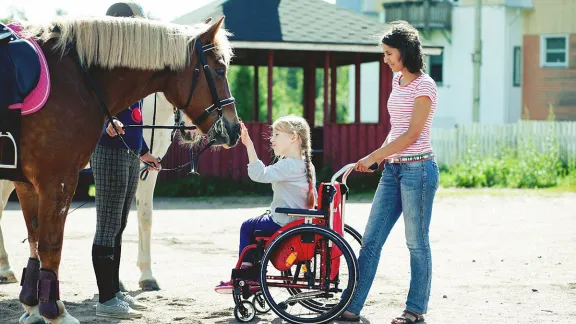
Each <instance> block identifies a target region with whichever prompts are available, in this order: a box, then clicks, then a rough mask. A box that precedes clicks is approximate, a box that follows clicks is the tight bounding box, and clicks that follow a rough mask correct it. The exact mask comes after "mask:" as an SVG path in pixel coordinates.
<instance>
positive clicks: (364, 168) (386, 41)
mask: <svg viewBox="0 0 576 324" xmlns="http://www.w3.org/2000/svg"><path fill="white" fill-rule="evenodd" d="M390 25H391V28H390V30H389V31H388V32H387V33H386V34H384V36H383V37H382V44H383V47H384V62H385V63H386V64H388V65H389V66H390V68H391V69H392V71H393V72H395V73H397V74H396V75H395V76H394V78H393V81H392V82H393V83H392V93H391V94H390V99H389V100H388V111H389V113H390V123H391V125H392V129H391V131H390V134H389V136H388V138H387V140H386V141H385V142H384V144H383V145H382V147H381V148H379V149H378V150H376V151H374V152H372V153H371V154H370V155H368V156H366V157H364V158H363V159H361V160H360V161H358V162H357V163H356V166H355V170H356V171H360V172H370V170H369V167H370V166H371V165H372V164H374V163H381V162H384V163H385V164H384V171H383V172H382V178H381V180H380V183H379V184H378V188H377V189H376V193H375V194H374V201H373V203H372V209H371V211H370V217H369V219H368V223H367V225H366V230H365V232H364V237H363V238H362V249H361V250H360V256H359V258H358V262H359V266H360V276H359V281H358V287H357V290H356V293H355V295H354V297H353V299H352V302H351V303H350V305H349V306H348V309H347V311H346V312H344V313H343V314H342V316H341V320H344V321H351V322H358V321H360V315H359V314H360V311H361V310H362V307H363V306H364V303H365V301H366V298H367V296H368V292H369V290H370V287H371V286H372V282H373V281H374V277H375V275H376V270H377V268H378V262H379V260H380V254H381V252H382V248H383V246H384V243H385V242H386V238H387V237H388V234H390V231H391V230H392V227H393V226H394V224H395V223H396V221H397V220H398V218H399V217H400V214H404V223H405V228H406V230H405V235H406V244H407V246H408V250H409V251H410V268H411V271H410V273H411V280H410V290H409V292H408V298H407V301H406V309H405V310H404V311H403V312H402V315H401V316H399V317H396V318H394V319H393V320H392V323H394V324H405V323H409V324H411V323H417V322H422V321H424V317H423V314H426V312H427V311H428V300H429V297H430V284H431V279H432V277H431V276H432V257H431V252H430V242H429V239H428V230H429V227H430V218H431V215H432V205H433V202H434V196H435V193H436V190H437V188H438V175H439V173H438V166H437V165H436V162H435V160H434V154H433V153H432V145H431V143H430V127H431V125H432V119H433V116H434V111H435V109H436V102H437V100H436V92H437V89H436V84H435V82H434V80H432V78H431V77H430V76H429V75H427V74H426V73H424V72H423V69H424V63H423V57H422V47H421V44H420V39H419V36H418V31H417V30H416V29H415V28H414V27H412V26H411V25H409V24H408V23H406V22H404V21H399V22H393V23H390Z"/></svg>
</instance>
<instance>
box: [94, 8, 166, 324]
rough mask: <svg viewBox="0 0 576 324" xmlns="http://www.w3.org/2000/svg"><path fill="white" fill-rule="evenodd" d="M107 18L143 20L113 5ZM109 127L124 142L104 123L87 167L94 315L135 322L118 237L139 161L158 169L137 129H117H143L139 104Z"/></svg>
mask: <svg viewBox="0 0 576 324" xmlns="http://www.w3.org/2000/svg"><path fill="white" fill-rule="evenodd" d="M106 15H108V16H117V17H145V15H144V13H143V12H142V9H141V8H140V7H138V6H137V5H136V4H134V3H132V2H127V3H116V4H114V5H112V6H111V7H110V8H109V9H108V11H107V12H106ZM113 123H114V125H115V126H116V129H117V130H118V131H119V133H120V134H121V135H122V138H123V140H121V139H120V138H118V136H117V133H116V130H115V129H114V127H113V125H112V124H111V123H109V122H107V123H106V125H105V127H104V129H103V131H102V138H101V139H100V142H99V143H98V145H97V146H96V150H95V151H94V153H93V155H92V159H91V161H90V165H91V167H92V170H93V172H94V184H95V187H96V214H97V221H96V234H95V235H94V242H93V244H92V264H93V266H94V273H95V275H96V283H97V284H98V294H99V296H98V299H99V300H98V304H96V315H97V316H103V317H113V318H137V317H141V316H142V314H141V313H140V312H138V310H144V309H146V308H147V307H146V305H144V304H142V303H140V302H139V301H137V300H136V299H135V298H134V297H132V296H130V295H128V294H125V293H123V292H121V291H120V278H119V269H120V256H121V251H122V233H123V232H124V228H125V227H126V223H127V221H128V213H129V212H130V206H131V205H132V200H133V199H134V196H135V194H136V188H137V186H138V173H139V168H140V159H142V160H143V161H146V162H149V163H151V164H153V165H154V169H155V170H159V169H160V164H159V162H158V161H157V158H156V157H155V156H153V155H151V154H150V152H149V150H148V146H147V145H146V142H144V139H143V138H142V128H130V129H127V130H126V131H124V130H123V129H122V126H124V125H142V100H140V101H138V102H136V103H134V104H132V105H131V106H130V107H129V108H127V109H126V110H123V111H122V112H120V113H119V114H118V115H117V116H116V117H115V118H114V121H113ZM125 143H126V144H125ZM126 145H127V146H128V148H129V150H128V149H127V148H126ZM138 157H140V159H139V158H138Z"/></svg>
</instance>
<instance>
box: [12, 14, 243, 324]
mask: <svg viewBox="0 0 576 324" xmlns="http://www.w3.org/2000/svg"><path fill="white" fill-rule="evenodd" d="M223 20H224V17H222V18H221V19H220V20H219V21H218V22H217V23H215V24H213V25H208V24H198V25H194V26H181V25H173V24H167V23H161V22H154V21H150V20H143V19H127V18H111V17H106V18H83V19H69V20H61V21H57V22H54V23H52V24H51V25H50V26H46V27H33V26H28V27H27V30H28V31H29V32H30V34H31V35H35V37H36V38H37V39H38V42H39V44H40V45H41V48H42V50H43V52H44V53H45V56H46V59H47V61H48V66H49V69H50V72H51V82H52V84H51V89H52V90H51V94H50V97H49V99H48V101H47V102H46V105H45V106H44V108H42V110H40V111H39V112H36V113H34V114H31V115H26V116H23V117H22V138H21V150H20V154H21V166H22V170H23V173H24V176H25V177H26V178H27V179H28V180H29V181H30V183H24V182H16V183H15V186H16V191H17V194H18V198H19V200H20V204H21V206H22V212H23V214H24V217H25V220H26V226H27V228H28V240H29V242H30V258H31V259H30V260H29V262H28V266H27V268H26V272H25V275H24V278H23V280H22V282H23V286H22V291H21V293H20V301H21V302H22V304H23V305H24V308H25V309H26V314H24V315H23V317H22V318H21V322H27V323H29V322H30V320H32V317H34V316H31V315H33V314H35V313H37V312H39V314H40V315H41V316H42V317H43V318H44V319H45V320H47V321H49V322H52V323H79V322H78V320H76V319H75V318H74V317H72V316H71V315H70V314H69V313H68V312H67V311H66V310H65V308H64V304H63V303H62V302H61V301H60V296H59V285H58V269H59V266H60V263H61V251H62V244H63V239H64V238H63V233H64V224H65V221H66V215H67V213H68V208H69V206H70V201H71V199H72V195H73V193H74V190H75V188H76V184H77V180H78V173H79V171H80V170H82V168H84V167H85V166H86V164H87V163H88V161H89V159H90V155H91V153H92V152H93V150H94V149H95V147H96V144H97V142H98V140H99V139H100V136H101V132H102V129H103V127H104V122H105V119H106V114H104V110H103V106H107V108H108V109H109V111H110V113H111V115H112V116H113V115H116V114H117V113H119V112H120V111H122V110H123V109H125V108H126V107H128V106H130V104H132V103H134V102H136V101H138V100H140V99H142V98H144V97H146V96H147V95H149V94H151V93H154V92H163V93H164V95H165V97H166V99H167V100H168V101H169V102H170V103H171V104H172V105H174V106H175V107H179V108H180V109H182V110H183V111H184V112H185V114H186V115H187V116H188V117H190V119H192V121H194V122H195V124H196V125H197V126H198V128H199V129H200V130H201V131H202V133H203V134H206V137H208V140H209V141H211V143H213V144H214V145H223V146H225V147H232V146H234V145H236V144H237V142H238V138H239V136H240V125H239V120H238V116H237V114H236V107H235V105H234V99H233V98H232V97H231V95H230V90H229V87H228V81H227V79H226V71H227V68H228V65H229V62H230V59H231V56H232V49H231V47H230V44H229V42H228V39H227V35H228V34H227V32H226V31H225V30H224V29H222V28H220V27H221V25H222V22H223ZM200 63H201V64H200ZM83 66H84V67H86V70H83ZM202 72H204V73H202ZM219 98H227V99H224V100H220V99H219ZM102 103H104V104H102ZM38 259H39V262H38Z"/></svg>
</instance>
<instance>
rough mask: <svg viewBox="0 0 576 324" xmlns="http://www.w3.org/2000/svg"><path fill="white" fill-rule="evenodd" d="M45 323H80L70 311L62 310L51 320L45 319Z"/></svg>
mask: <svg viewBox="0 0 576 324" xmlns="http://www.w3.org/2000/svg"><path fill="white" fill-rule="evenodd" d="M47 321H48V322H47V323H51V324H80V321H78V320H77V319H75V318H74V317H73V316H72V315H70V313H68V312H67V311H64V313H62V314H60V316H58V317H56V318H55V319H53V320H50V319H47Z"/></svg>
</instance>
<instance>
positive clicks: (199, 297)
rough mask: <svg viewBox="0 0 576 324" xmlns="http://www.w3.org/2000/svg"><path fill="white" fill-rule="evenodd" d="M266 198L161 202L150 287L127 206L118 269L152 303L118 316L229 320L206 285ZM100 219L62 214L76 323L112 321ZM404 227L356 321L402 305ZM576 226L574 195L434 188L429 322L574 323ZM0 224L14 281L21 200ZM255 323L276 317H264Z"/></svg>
mask: <svg viewBox="0 0 576 324" xmlns="http://www.w3.org/2000/svg"><path fill="white" fill-rule="evenodd" d="M269 199H270V198H266V197H265V198H250V199H247V200H245V201H243V200H242V199H240V198H224V199H210V201H209V202H202V201H200V199H156V200H155V205H154V208H155V214H154V224H153V240H152V259H153V270H154V275H155V277H156V279H158V282H159V284H160V287H161V288H162V290H160V291H156V292H142V291H141V290H139V288H138V278H139V275H140V272H139V270H138V268H137V267H136V257H137V244H138V233H137V230H138V227H137V219H136V211H135V210H133V211H132V213H131V214H130V219H129V223H128V227H127V229H126V232H125V235H124V242H123V249H122V251H123V257H122V265H121V269H120V276H121V279H122V280H123V281H124V283H125V284H126V286H127V288H128V289H129V290H130V291H131V294H132V295H134V296H137V297H138V298H140V299H141V300H143V301H145V302H146V303H148V304H149V306H151V309H150V310H148V311H145V313H144V317H143V318H142V319H138V320H132V321H125V322H130V323H134V324H140V323H154V324H160V323H183V324H186V323H236V320H235V319H234V315H233V305H234V304H233V301H232V298H231V297H230V296H226V295H219V294H217V293H215V292H214V290H213V287H214V285H216V284H217V283H218V282H219V281H220V280H225V279H227V278H229V276H230V269H231V268H232V266H233V265H234V263H235V262H236V256H237V248H238V230H239V227H240V224H241V222H242V221H243V220H244V219H246V218H248V217H251V216H255V215H259V214H260V213H261V212H262V211H263V209H264V208H265V207H266V205H267V203H268V202H269ZM79 204H80V203H79V202H75V203H74V204H73V208H74V207H77V206H78V205H79ZM347 206H348V218H347V221H348V223H349V224H350V225H352V226H353V227H355V228H356V229H358V230H359V231H360V232H363V230H364V226H365V224H366V220H367V217H368V213H369V210H370V203H369V201H366V200H365V201H363V202H362V201H360V202H358V201H357V202H352V203H349V204H348V205H347ZM133 207H135V204H134V206H133ZM95 215H96V212H95V207H94V204H93V203H88V204H87V205H85V206H84V207H82V208H80V209H78V210H76V211H74V212H73V213H72V214H70V215H69V217H68V222H67V224H66V233H65V239H64V250H63V256H62V260H63V262H62V265H61V267H60V280H61V281H60V290H61V296H62V298H63V300H64V301H65V304H66V306H67V309H68V311H69V312H70V313H71V314H72V315H73V316H75V317H76V318H78V319H79V320H80V322H81V323H86V324H88V323H119V322H121V321H119V320H111V319H103V318H98V317H96V316H95V315H94V314H95V310H94V307H93V306H94V304H95V302H96V301H97V295H96V293H97V287H96V281H95V278H94V273H93V270H92V263H91V256H90V251H91V244H92V238H93V234H94V228H95ZM403 225H404V224H403V221H402V220H400V221H399V222H398V224H397V225H396V227H395V228H394V229H393V231H392V234H391V235H390V237H389V240H388V242H387V243H386V245H385V247H384V250H383V255H382V258H381V262H380V267H379V269H378V273H377V278H376V281H375V284H374V286H373V288H372V290H371V292H370V294H369V296H368V301H367V304H366V307H365V308H364V310H363V312H362V315H363V323H378V324H379V323H389V322H390V319H391V318H392V317H394V316H396V315H399V313H400V312H401V311H402V309H403V307H404V302H405V298H406V294H407V290H408V284H409V278H410V277H409V276H410V273H409V258H408V250H407V248H406V245H405V241H404V230H403ZM574 229H576V193H562V194H551V195H548V194H547V195H542V194H539V193H538V192H533V191H504V192H500V193H498V194H493V193H491V192H489V191H486V192H483V191H480V192H475V193H473V194H470V193H469V192H464V191H453V192H450V193H446V192H444V193H443V192H442V191H440V195H439V196H438V198H437V201H436V205H435V209H434V213H433V217H432V225H431V233H430V238H431V246H432V259H433V279H432V295H431V298H430V304H429V314H428V315H427V316H426V319H427V320H426V323H503V322H505V323H526V324H528V323H576V270H575V269H576V232H575V230H574ZM2 230H3V232H4V240H5V243H6V249H7V251H8V253H9V256H10V261H11V265H12V268H13V269H14V270H15V272H16V274H17V276H18V278H19V276H20V274H21V269H22V267H24V266H25V264H26V259H27V257H28V244H27V243H26V242H24V243H23V239H24V238H25V237H26V234H25V225H24V221H23V218H22V216H21V212H20V207H19V205H18V204H16V203H10V204H9V206H8V208H7V210H6V212H5V213H4V217H3V219H2ZM19 288H20V287H19V285H18V284H8V285H0V323H2V324H4V323H17V321H18V318H19V317H20V315H21V314H22V313H23V311H22V307H21V305H20V303H19V302H18V293H19ZM253 323H281V321H280V320H279V319H278V318H277V317H276V316H275V315H274V314H273V313H269V314H266V315H263V316H257V317H256V319H255V320H254V321H253Z"/></svg>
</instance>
